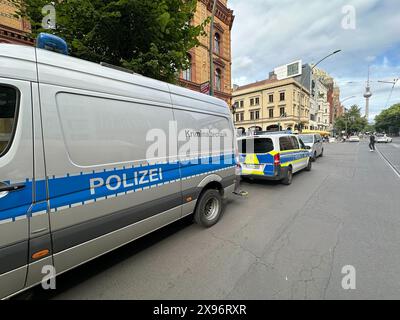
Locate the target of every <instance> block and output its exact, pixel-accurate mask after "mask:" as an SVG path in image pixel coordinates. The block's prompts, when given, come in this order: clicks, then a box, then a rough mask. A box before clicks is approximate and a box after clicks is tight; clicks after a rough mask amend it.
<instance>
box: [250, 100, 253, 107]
mask: <svg viewBox="0 0 400 320" xmlns="http://www.w3.org/2000/svg"><path fill="white" fill-rule="evenodd" d="M250 106H251V107H252V106H254V99H253V98H252V99H250Z"/></svg>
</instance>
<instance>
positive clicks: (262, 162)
mask: <svg viewBox="0 0 400 320" xmlns="http://www.w3.org/2000/svg"><path fill="white" fill-rule="evenodd" d="M238 147H239V154H240V162H241V164H242V174H244V175H246V174H250V175H267V176H273V175H274V174H275V166H274V156H273V155H272V154H271V152H272V151H274V142H273V141H272V139H271V138H267V137H257V138H256V137H255V138H248V139H243V140H239V142H238Z"/></svg>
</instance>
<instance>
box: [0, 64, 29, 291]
mask: <svg viewBox="0 0 400 320" xmlns="http://www.w3.org/2000/svg"><path fill="white" fill-rule="evenodd" d="M0 58H1V57H0ZM0 60H1V59H0ZM32 146H33V144H32V105H31V85H30V82H29V81H22V80H11V79H8V78H1V74H0V298H4V297H7V296H8V295H11V294H13V293H15V292H17V291H19V290H21V289H23V288H24V286H25V278H26V273H27V263H28V260H27V258H28V248H29V246H28V241H29V232H28V227H29V223H28V219H29V218H28V216H29V214H30V208H31V205H32V197H33V187H32V180H33V147H32Z"/></svg>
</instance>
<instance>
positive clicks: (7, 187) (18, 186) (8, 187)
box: [0, 183, 25, 192]
mask: <svg viewBox="0 0 400 320" xmlns="http://www.w3.org/2000/svg"><path fill="white" fill-rule="evenodd" d="M24 188H25V184H23V183H17V184H11V185H4V184H3V185H0V192H13V191H18V190H21V189H24Z"/></svg>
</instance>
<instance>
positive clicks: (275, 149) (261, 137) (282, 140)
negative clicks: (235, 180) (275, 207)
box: [238, 133, 312, 185]
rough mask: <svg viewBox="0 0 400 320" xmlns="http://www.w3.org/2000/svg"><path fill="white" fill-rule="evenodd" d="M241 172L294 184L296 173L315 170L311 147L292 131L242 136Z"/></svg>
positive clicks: (246, 174)
mask: <svg viewBox="0 0 400 320" xmlns="http://www.w3.org/2000/svg"><path fill="white" fill-rule="evenodd" d="M238 147H239V165H240V167H241V176H242V177H243V178H251V179H267V180H277V181H281V182H282V183H283V184H286V185H290V184H291V183H292V180H293V174H294V173H296V172H298V171H301V170H303V169H305V170H306V171H311V166H312V164H311V157H310V151H309V150H310V149H311V148H310V147H307V146H306V145H305V144H304V143H303V142H302V141H301V140H300V139H299V138H298V137H297V136H295V135H293V134H289V133H275V134H271V133H258V134H256V135H254V136H250V137H242V138H239V139H238Z"/></svg>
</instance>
